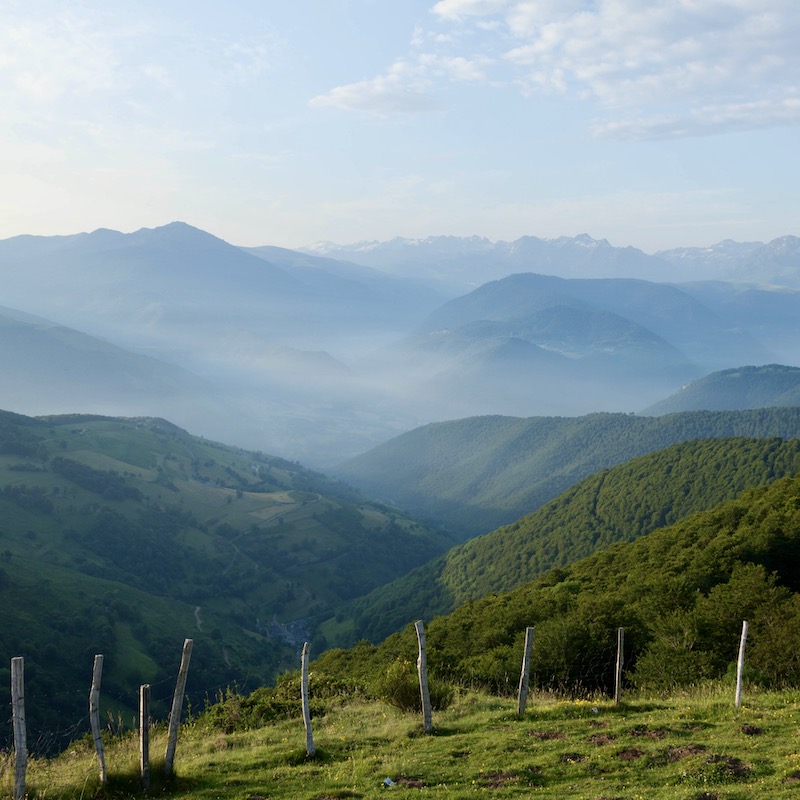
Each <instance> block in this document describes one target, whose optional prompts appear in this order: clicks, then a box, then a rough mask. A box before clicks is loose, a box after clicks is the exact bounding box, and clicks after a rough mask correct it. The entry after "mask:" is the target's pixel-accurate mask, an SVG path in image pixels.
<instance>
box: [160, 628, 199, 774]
mask: <svg viewBox="0 0 800 800" xmlns="http://www.w3.org/2000/svg"><path fill="white" fill-rule="evenodd" d="M192 644H193V640H192V639H184V640H183V652H182V653H181V666H180V668H179V669H178V680H177V681H176V682H175V694H173V695H172V709H171V710H170V712H169V732H168V734H167V750H166V752H165V754H164V774H165V775H171V774H172V765H173V763H174V761H175V748H176V747H177V745H178V729H179V728H180V726H181V711H182V710H183V694H184V691H185V690H186V676H187V674H188V672H189V661H190V660H191V658H192Z"/></svg>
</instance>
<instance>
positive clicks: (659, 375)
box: [0, 223, 800, 468]
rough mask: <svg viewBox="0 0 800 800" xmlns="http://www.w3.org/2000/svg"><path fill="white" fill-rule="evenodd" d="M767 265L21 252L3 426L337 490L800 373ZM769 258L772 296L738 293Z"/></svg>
mask: <svg viewBox="0 0 800 800" xmlns="http://www.w3.org/2000/svg"><path fill="white" fill-rule="evenodd" d="M785 238H791V237H785ZM459 243H460V244H459ZM445 245H446V246H445ZM501 245H502V246H501ZM459 247H460V249H459ZM759 247H760V249H759V248H757V247H756V246H755V245H752V244H751V245H748V246H747V247H746V248H744V249H742V250H741V254H740V255H741V259H742V261H741V263H739V262H736V261H732V260H731V258H730V257H729V253H728V252H727V251H726V258H725V260H724V261H718V262H715V261H714V259H713V258H712V255H713V253H711V252H709V251H705V252H704V253H699V252H693V251H686V252H684V251H681V253H672V254H659V255H658V256H647V255H646V254H644V253H641V251H635V250H633V249H632V248H615V247H612V246H611V245H609V244H608V243H607V242H602V241H601V242H595V240H592V239H589V237H576V239H569V240H563V239H560V240H555V241H554V242H550V243H548V242H547V241H546V240H537V239H534V238H533V237H528V238H527V239H526V240H524V241H522V240H521V241H520V242H519V243H512V244H505V243H499V244H498V245H492V244H491V243H488V242H487V241H486V240H479V239H475V238H473V239H464V240H453V239H452V238H447V239H442V240H437V239H433V240H426V241H425V242H422V243H420V242H417V243H415V244H414V246H413V247H412V246H411V244H410V243H409V242H408V241H407V240H396V241H394V242H391V243H386V244H385V245H382V246H376V245H373V246H371V247H370V248H361V249H352V248H351V250H350V251H347V250H346V248H339V249H337V248H335V247H333V246H329V247H328V248H327V249H326V252H325V253H324V256H321V255H319V254H318V253H319V252H320V251H321V249H322V248H317V254H315V253H309V252H305V253H300V252H294V251H290V250H284V249H281V248H273V247H269V246H265V247H263V248H251V249H248V250H244V249H240V248H237V247H234V246H232V245H230V244H227V243H225V242H223V241H222V240H220V239H217V238H215V237H214V236H212V235H211V234H209V233H205V232H203V231H199V230H197V229H194V228H191V227H190V226H187V225H183V224H181V223H173V224H172V225H167V226H164V227H163V228H157V229H152V230H150V229H143V230H142V231H138V232H136V233H133V234H121V233H116V232H113V231H97V232H95V233H92V234H80V235H77V236H73V237H46V238H45V237H16V238H15V239H8V240H5V241H2V242H0V275H2V280H3V285H4V298H3V302H4V305H5V308H3V309H0V330H2V337H0V342H1V343H2V344H1V345H0V359H1V363H0V366H2V368H3V374H4V380H3V382H2V388H0V407H2V408H4V409H6V410H10V411H15V412H18V413H23V414H31V415H42V414H59V413H97V414H108V415H114V416H116V415H121V416H143V415H146V416H160V417H164V418H166V419H169V420H170V421H172V422H174V423H176V424H178V425H181V426H182V427H185V428H186V429H187V430H189V431H190V432H192V433H195V434H198V435H203V436H206V437H208V438H213V439H217V440H220V441H224V442H226V443H230V444H236V445H239V446H242V447H245V448H248V449H253V450H262V451H264V452H268V453H271V454H275V455H281V456H284V457H286V458H289V459H292V460H297V461H300V462H302V463H304V464H307V465H309V466H316V467H321V468H325V467H328V466H331V465H334V464H336V463H338V462H341V461H343V460H345V459H347V458H349V457H351V456H353V455H356V454H357V453H360V452H363V451H365V450H368V449H370V448H371V447H373V446H375V445H376V444H379V443H380V442H383V441H385V440H387V439H389V438H391V437H393V436H396V435H398V434H400V433H403V432H405V431H407V430H410V429H412V428H414V427H417V426H419V425H423V424H426V423H429V422H436V421H442V420H446V419H454V418H459V417H466V416H473V415H480V414H503V415H513V416H540V415H547V416H577V415H583V414H588V413H593V412H598V411H624V412H639V411H641V410H642V409H644V408H646V407H648V406H650V405H652V404H654V403H656V402H658V401H659V400H661V399H663V398H664V397H666V396H667V395H670V394H672V393H674V392H675V391H677V390H678V389H679V388H680V387H681V386H682V385H684V384H686V383H687V382H689V381H692V380H695V379H697V378H699V377H702V376H703V375H705V374H708V373H709V372H712V371H714V370H719V369H725V368H728V367H738V366H742V365H745V364H764V363H772V362H780V363H784V364H789V365H797V364H798V363H800V359H799V357H798V354H799V353H800V334H798V332H797V330H796V323H795V320H796V319H797V318H798V312H799V311H800V291H798V289H797V288H796V286H797V283H798V281H797V278H798V275H799V274H800V269H798V267H800V259H798V260H797V264H796V265H795V267H793V268H792V269H788V268H787V266H786V264H785V263H782V264H781V270H782V274H783V278H782V280H783V281H784V284H783V285H777V284H776V283H774V282H773V280H774V278H775V275H774V274H773V273H775V271H776V269H777V267H776V266H775V264H771V262H770V260H769V258H768V257H767V256H768V255H769V248H768V246H766V245H765V246H759ZM729 249H730V248H729ZM782 252H783V253H784V254H785V247H784V248H783V250H782ZM346 256H349V258H350V260H349V261H347V260H343V259H345V257H346ZM756 256H758V259H757V260H755V261H753V263H755V264H757V265H758V266H759V270H760V271H761V272H760V274H762V276H763V279H764V282H763V284H757V283H750V284H743V283H740V282H738V281H737V280H735V277H736V275H737V274H739V273H741V271H742V270H743V269H744V267H743V264H744V263H745V261H746V259H748V258H750V259H751V260H753V259H756ZM482 259H483V260H482ZM670 259H672V260H670ZM355 261H359V262H360V263H354V262H355ZM673 262H674V263H673ZM751 272H753V271H752V270H751ZM726 274H728V275H729V276H730V277H728V278H726ZM545 275H549V276H551V277H544V276H545ZM687 277H691V278H692V280H691V281H689V282H687ZM470 287H472V288H470Z"/></svg>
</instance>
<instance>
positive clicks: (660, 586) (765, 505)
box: [317, 477, 800, 693]
mask: <svg viewBox="0 0 800 800" xmlns="http://www.w3.org/2000/svg"><path fill="white" fill-rule="evenodd" d="M798 575H800V478H798V477H792V478H782V479H779V480H777V481H775V482H773V483H771V484H770V485H769V486H767V487H762V488H759V489H753V490H750V491H748V492H746V493H744V494H742V495H741V496H740V497H739V498H737V499H736V500H732V501H729V502H727V503H723V504H721V505H719V506H716V507H715V508H713V509H711V510H709V511H704V512H700V513H697V514H694V515H691V516H689V517H687V518H685V519H684V520H682V521H680V522H678V523H677V524H675V525H672V526H669V527H666V528H660V529H658V530H656V531H654V532H653V533H650V534H648V535H647V536H643V537H641V538H639V539H637V540H635V541H633V542H625V543H618V544H614V545H612V546H611V547H608V548H606V549H604V550H602V551H601V552H598V553H596V554H594V555H592V556H589V557H587V558H585V559H583V560H581V561H578V562H576V563H574V564H571V565H569V566H565V567H557V568H553V569H551V570H549V571H548V572H546V573H545V574H544V575H542V576H541V577H540V578H538V579H537V580H535V581H533V582H531V583H529V584H526V585H525V586H522V587H520V588H518V589H515V590H514V591H512V592H510V593H507V594H492V595H488V596H486V597H484V598H482V599H480V600H475V601H468V602H466V603H464V604H462V605H461V606H459V608H458V609H456V610H455V611H454V612H453V613H451V614H449V615H447V616H442V617H437V618H435V619H432V620H430V621H429V624H428V625H427V629H426V639H427V655H428V666H429V669H430V671H431V673H432V674H435V675H436V676H438V677H439V678H441V679H446V680H454V681H457V682H459V683H464V684H467V685H473V686H474V685H482V686H486V687H491V688H492V689H493V690H496V691H500V692H506V693H511V692H513V691H515V690H516V684H517V679H518V677H519V667H520V658H521V652H522V641H523V635H524V631H525V628H526V627H527V626H535V640H534V649H533V659H532V677H533V683H534V685H536V686H541V687H551V688H560V689H566V690H568V691H569V690H573V691H575V690H578V691H587V690H592V689H594V688H600V689H605V690H608V689H609V688H610V686H611V685H612V675H613V664H614V648H615V632H616V629H617V628H618V627H619V626H622V627H624V628H625V631H626V635H625V641H626V654H625V667H626V675H627V680H628V681H629V682H630V683H633V684H635V685H637V686H642V687H648V688H651V689H666V688H670V687H674V686H689V685H694V684H696V683H697V682H698V681H701V680H703V679H706V678H716V677H721V676H722V675H724V674H725V673H726V671H727V670H728V669H729V667H730V665H731V664H732V663H733V662H734V661H735V658H736V651H737V647H738V641H739V633H740V631H741V625H742V620H744V619H746V620H748V621H749V623H750V636H749V639H748V651H747V652H748V656H747V663H748V666H749V668H750V676H751V677H750V680H751V681H753V682H755V683H759V682H760V683H761V684H763V685H772V686H779V685H782V684H784V683H789V684H793V685H797V683H798V681H800V658H798V653H800V595H798V589H800V581H798ZM415 653H416V638H415V635H414V631H413V626H409V627H407V628H406V629H405V630H404V631H403V632H401V633H398V634H395V635H393V636H392V637H390V638H389V639H387V640H385V641H384V642H383V643H382V644H380V645H379V646H377V647H373V646H370V645H368V644H366V643H361V644H360V645H359V646H358V647H356V648H354V649H353V650H350V651H329V652H328V653H326V654H324V655H323V656H322V657H321V658H320V659H319V660H318V662H317V669H318V671H319V672H325V671H328V672H330V673H331V674H338V675H348V674H349V675H361V676H369V675H379V674H380V673H381V672H382V671H385V670H386V669H387V668H391V666H392V665H393V664H398V663H402V662H403V661H404V660H406V661H410V660H411V659H413V658H414V655H415Z"/></svg>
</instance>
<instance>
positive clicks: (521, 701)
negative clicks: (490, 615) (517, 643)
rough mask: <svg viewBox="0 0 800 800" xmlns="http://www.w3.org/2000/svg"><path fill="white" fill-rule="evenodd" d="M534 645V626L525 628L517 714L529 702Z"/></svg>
mask: <svg viewBox="0 0 800 800" xmlns="http://www.w3.org/2000/svg"><path fill="white" fill-rule="evenodd" d="M532 647H533V628H525V649H524V650H523V653H522V672H521V674H520V676H519V698H518V700H517V714H519V715H522V714H524V713H525V705H526V703H527V702H528V686H529V680H530V673H531V648H532Z"/></svg>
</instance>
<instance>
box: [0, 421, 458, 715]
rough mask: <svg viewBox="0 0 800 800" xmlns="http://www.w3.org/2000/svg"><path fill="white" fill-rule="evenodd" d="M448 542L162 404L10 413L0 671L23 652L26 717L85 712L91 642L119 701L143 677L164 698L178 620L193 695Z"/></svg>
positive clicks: (1, 434) (254, 664)
mask: <svg viewBox="0 0 800 800" xmlns="http://www.w3.org/2000/svg"><path fill="white" fill-rule="evenodd" d="M450 544H451V542H450V541H449V540H448V539H447V538H446V537H445V536H444V535H443V534H441V533H438V532H436V531H432V530H431V529H429V528H427V527H425V526H422V525H419V524H417V523H415V522H414V521H412V520H409V519H407V518H405V517H403V516H400V515H398V514H396V513H394V512H391V511H389V510H387V509H385V508H382V507H380V506H378V505H375V504H371V503H367V502H366V501H364V499H363V498H362V497H360V496H359V495H358V494H357V493H356V492H354V491H353V490H352V489H349V488H348V487H346V486H344V485H341V484H338V483H336V482H335V481H331V480H330V479H328V478H326V477H325V476H323V475H320V474H318V473H314V472H311V471H309V470H307V469H304V468H303V467H301V466H300V465H299V464H296V463H292V462H288V461H285V460H282V459H279V458H274V457H271V456H266V455H264V454H263V453H252V452H246V451H243V450H240V449H237V448H232V447H227V446H225V445H221V444H217V443H215V442H212V441H208V440H205V439H202V438H198V437H194V436H190V435H189V434H188V433H186V432H185V431H183V430H182V429H180V428H178V427H176V426H174V425H171V424H170V423H168V422H166V421H164V420H160V419H146V418H141V419H121V418H107V417H94V416H78V415H75V416H65V417H49V418H30V417H24V416H20V415H17V414H11V413H8V412H0V594H2V598H3V608H4V614H3V620H2V623H0V654H2V663H0V672H2V671H4V670H5V671H6V672H7V671H8V666H9V659H10V658H11V657H13V656H17V655H22V656H25V657H26V679H27V684H28V686H27V689H28V691H27V695H28V702H29V708H28V718H29V724H30V725H31V726H32V728H33V729H34V730H39V729H42V730H43V729H48V730H58V724H57V723H58V720H59V719H67V718H70V717H71V718H74V719H80V718H81V717H82V716H83V714H82V713H81V714H77V715H76V713H75V712H76V711H77V710H78V709H80V710H81V711H82V710H83V708H84V706H85V701H86V691H87V690H88V689H87V686H88V684H87V685H84V680H82V679H81V677H80V675H81V672H82V673H83V675H84V676H91V667H92V658H93V655H94V654H95V653H103V654H104V655H105V656H106V670H105V671H106V675H105V677H104V688H105V689H106V691H107V692H108V693H109V695H110V696H112V697H115V698H117V703H118V705H119V706H120V707H125V706H130V705H131V704H133V703H135V691H136V688H137V687H138V685H139V684H140V683H142V682H150V683H153V684H156V685H160V686H161V690H162V692H163V693H159V694H155V693H154V699H155V700H156V701H163V700H168V699H169V692H170V691H171V688H170V686H169V685H168V684H169V681H167V677H168V676H170V675H172V674H173V673H174V670H175V669H176V665H177V661H178V660H179V657H180V648H181V645H182V642H183V639H184V638H186V637H191V638H195V639H196V645H195V656H194V657H193V661H194V665H195V666H193V669H192V672H191V675H190V691H191V692H194V693H195V695H194V697H195V702H197V703H202V702H203V698H204V696H205V693H206V692H208V693H210V694H212V695H213V693H214V692H215V691H216V690H217V688H219V687H224V686H226V685H228V684H230V683H232V682H234V681H235V682H237V683H238V684H239V685H240V686H253V687H254V686H257V685H260V684H263V683H265V682H269V681H271V680H272V679H273V678H274V676H275V675H276V673H277V672H278V671H280V670H282V669H285V668H286V666H287V665H291V664H293V663H294V653H295V651H296V648H297V647H298V646H299V645H301V644H302V642H303V641H304V640H305V639H306V638H309V637H310V630H311V628H310V622H309V620H310V618H311V617H312V616H313V615H316V614H320V613H326V612H328V613H329V611H330V610H331V609H335V608H337V607H338V605H340V604H341V603H342V602H343V601H345V600H349V599H352V598H354V597H356V596H358V594H359V593H361V592H364V591H368V590H370V589H372V588H374V587H375V586H377V585H379V584H380V583H381V582H382V581H385V580H390V579H391V578H393V577H396V576H397V575H400V574H403V573H404V572H406V571H408V570H409V569H411V568H412V567H414V566H417V565H420V564H422V563H425V562H427V561H428V560H430V559H431V558H432V557H434V556H435V555H437V554H439V553H441V552H443V551H444V550H445V549H446V548H447V547H448V546H450ZM85 680H86V681H88V677H85ZM162 682H164V683H163V684H162ZM53 686H59V687H60V688H59V691H58V692H57V693H56V694H55V695H54V693H53ZM156 709H157V712H158V713H160V712H161V711H163V703H162V704H160V705H159V703H158V702H157V703H156Z"/></svg>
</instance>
